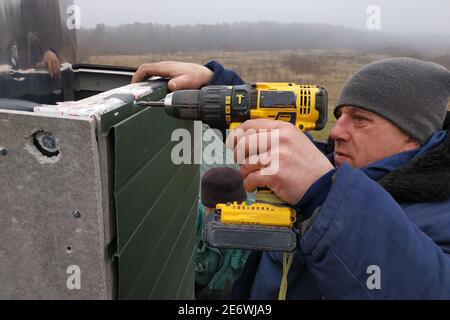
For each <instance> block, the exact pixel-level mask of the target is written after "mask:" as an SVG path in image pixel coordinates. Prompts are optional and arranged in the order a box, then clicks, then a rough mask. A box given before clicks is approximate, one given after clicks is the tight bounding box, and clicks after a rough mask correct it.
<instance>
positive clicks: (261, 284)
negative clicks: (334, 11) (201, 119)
mask: <svg viewBox="0 0 450 320" xmlns="http://www.w3.org/2000/svg"><path fill="white" fill-rule="evenodd" d="M154 74H160V75H163V76H168V77H171V78H172V80H171V82H170V83H169V85H170V88H171V89H173V90H175V89H184V88H188V87H191V88H198V87H200V86H203V85H206V84H238V83H241V80H240V79H239V77H237V75H236V74H235V73H233V72H231V71H227V70H225V69H223V67H222V66H221V65H220V64H218V63H216V62H212V63H209V64H208V65H206V67H203V66H196V65H192V64H178V63H172V62H166V63H162V64H150V65H143V66H141V67H140V68H139V70H138V72H137V73H136V75H135V78H134V81H140V80H143V79H145V78H146V77H147V76H149V75H154ZM449 96H450V72H449V71H448V70H447V69H445V68H444V67H442V66H439V65H436V64H433V63H428V62H424V61H419V60H414V59H408V58H394V59H387V60H382V61H378V62H375V63H372V64H370V65H368V66H366V67H364V68H363V69H361V70H360V71H358V72H357V73H356V74H355V75H354V76H353V77H352V78H351V79H350V80H349V81H348V82H347V84H346V85H345V87H344V89H343V92H342V95H341V97H340V99H339V101H338V103H337V105H336V107H335V110H334V113H335V116H336V117H337V123H336V126H335V127H334V129H333V130H332V132H331V138H332V139H333V140H334V141H335V145H336V149H335V152H334V154H333V155H331V156H330V157H329V158H326V157H325V156H324V155H323V154H321V153H320V151H319V150H318V149H317V148H316V147H315V146H314V144H313V143H312V142H311V141H310V140H309V139H308V138H307V137H306V136H305V135H304V134H303V133H301V132H299V131H298V130H297V129H296V128H294V127H293V126H292V125H290V124H288V123H281V122H276V121H270V120H250V121H248V122H246V123H244V124H243V125H242V126H241V128H242V129H243V130H244V131H247V130H249V129H253V130H255V129H256V130H258V129H279V134H280V145H279V147H278V148H277V149H275V150H271V151H272V152H273V153H274V154H276V155H277V156H278V157H279V168H280V170H279V171H278V173H277V174H275V175H272V176H264V175H261V169H262V168H261V165H260V164H258V165H252V164H249V163H250V161H247V162H246V163H244V164H243V165H242V167H241V174H242V177H243V178H244V184H245V187H246V189H247V190H248V191H252V190H254V188H256V187H258V186H266V187H269V188H271V189H272V190H273V191H274V192H275V193H276V194H277V195H278V196H279V197H280V198H281V199H283V200H284V201H286V202H288V203H290V204H291V205H292V206H293V208H295V209H297V211H298V212H299V214H300V219H299V220H300V221H301V223H300V225H299V226H298V228H299V229H300V235H299V245H298V250H297V251H296V253H295V256H294V257H293V263H292V266H291V268H290V270H289V274H288V287H287V298H288V299H321V298H322V299H449V298H450V255H449V254H450V137H448V132H447V131H444V130H442V126H443V123H444V118H445V114H446V110H447V103H448V98H449ZM239 145H241V144H240V143H237V144H236V143H234V146H239ZM235 151H236V150H235ZM247 151H248V150H247ZM247 156H248V157H255V154H250V153H247ZM253 163H254V162H253ZM282 271H283V258H282V255H281V254H277V253H263V254H259V255H257V254H255V255H252V256H251V257H250V258H249V262H248V263H247V266H246V271H244V275H243V277H241V279H240V280H239V281H238V283H237V285H235V290H234V292H233V297H234V298H251V299H276V298H277V297H278V293H279V291H280V282H281V279H282Z"/></svg>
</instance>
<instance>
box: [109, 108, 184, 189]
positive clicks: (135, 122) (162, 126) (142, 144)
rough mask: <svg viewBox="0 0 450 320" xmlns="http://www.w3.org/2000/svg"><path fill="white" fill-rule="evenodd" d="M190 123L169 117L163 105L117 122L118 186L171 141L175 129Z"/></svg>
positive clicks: (118, 187) (117, 187)
mask: <svg viewBox="0 0 450 320" xmlns="http://www.w3.org/2000/svg"><path fill="white" fill-rule="evenodd" d="M190 125H192V124H191V123H186V121H180V120H175V119H171V118H169V117H168V116H167V114H166V112H165V111H164V109H146V110H143V111H142V112H140V113H139V114H136V115H134V116H132V117H130V118H129V119H128V120H127V121H125V122H122V123H120V124H118V125H117V126H115V131H116V142H115V145H116V151H115V152H116V189H117V190H119V189H120V188H121V187H122V186H123V185H124V184H125V183H126V182H127V181H128V180H129V179H130V178H131V177H133V175H135V174H136V173H137V171H138V170H139V169H140V168H142V166H144V165H145V164H146V163H147V162H148V161H149V159H151V158H152V157H153V156H154V155H155V153H156V152H157V151H158V150H160V149H161V148H162V147H163V146H164V145H165V144H166V143H167V142H168V141H170V138H171V135H172V132H173V131H174V130H175V129H177V128H185V127H189V126H190ZM137 146H138V147H137Z"/></svg>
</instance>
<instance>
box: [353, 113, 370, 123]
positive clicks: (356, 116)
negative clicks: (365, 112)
mask: <svg viewBox="0 0 450 320" xmlns="http://www.w3.org/2000/svg"><path fill="white" fill-rule="evenodd" d="M353 120H355V121H357V122H364V121H368V119H367V118H365V117H362V116H359V115H357V114H355V115H353Z"/></svg>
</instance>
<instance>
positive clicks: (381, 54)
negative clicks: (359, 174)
mask: <svg viewBox="0 0 450 320" xmlns="http://www.w3.org/2000/svg"><path fill="white" fill-rule="evenodd" d="M408 55H411V56H412V57H414V58H421V59H425V60H431V61H435V62H438V63H441V64H443V65H445V66H447V67H450V55H449V54H442V53H440V54H431V53H430V54H423V53H417V52H406V51H402V50H399V49H395V50H394V49H391V48H388V49H385V50H379V51H377V52H368V51H351V50H336V51H325V50H295V51H258V52H221V51H211V52H202V53H176V54H153V55H141V56H95V57H90V58H88V59H85V60H84V61H83V62H86V63H96V64H109V65H120V66H130V67H137V66H139V65H140V64H143V63H149V62H158V61H164V60H174V61H187V62H194V63H199V64H204V63H206V62H207V61H210V60H217V61H219V62H221V63H222V64H223V65H224V66H226V68H228V69H233V70H235V71H236V72H237V73H238V74H239V75H240V76H241V77H242V78H243V79H244V80H245V81H246V82H256V81H258V82H265V81H267V82H296V83H302V84H318V85H322V86H324V87H325V88H326V89H327V91H328V95H329V108H330V112H329V122H328V125H327V127H326V128H325V129H324V130H322V131H320V132H314V133H313V136H314V137H315V138H316V139H318V140H322V141H325V140H326V139H327V138H328V135H329V132H330V129H331V128H332V127H333V126H334V124H335V122H336V120H335V118H334V116H333V112H332V109H333V106H334V105H335V103H336V101H337V99H338V97H339V94H340V92H341V90H342V88H343V86H344V84H345V82H346V81H347V79H348V78H349V77H350V76H351V75H352V74H353V73H354V72H355V71H357V70H358V69H360V68H361V67H363V66H364V65H366V64H368V63H370V62H373V61H376V60H379V59H382V58H386V57H392V56H408Z"/></svg>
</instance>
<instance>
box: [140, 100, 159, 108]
mask: <svg viewBox="0 0 450 320" xmlns="http://www.w3.org/2000/svg"><path fill="white" fill-rule="evenodd" d="M134 106H136V107H157V108H164V101H135V102H134Z"/></svg>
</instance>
